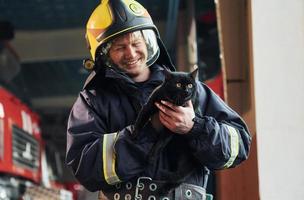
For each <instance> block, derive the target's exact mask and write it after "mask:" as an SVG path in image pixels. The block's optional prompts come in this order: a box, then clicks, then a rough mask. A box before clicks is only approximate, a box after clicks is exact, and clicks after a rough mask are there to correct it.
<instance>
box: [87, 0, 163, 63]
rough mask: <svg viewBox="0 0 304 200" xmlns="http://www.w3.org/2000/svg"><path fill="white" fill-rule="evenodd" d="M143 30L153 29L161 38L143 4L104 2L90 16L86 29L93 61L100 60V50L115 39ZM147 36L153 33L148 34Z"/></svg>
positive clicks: (127, 0)
mask: <svg viewBox="0 0 304 200" xmlns="http://www.w3.org/2000/svg"><path fill="white" fill-rule="evenodd" d="M143 29H150V30H151V29H152V30H153V31H152V32H153V33H154V35H157V36H159V33H158V30H157V28H156V26H155V25H154V24H153V21H152V19H151V16H150V15H149V13H148V11H147V10H146V9H145V8H144V7H143V6H142V5H141V4H139V3H138V2H136V1H134V0H102V1H101V4H99V5H98V6H97V7H96V9H95V10H94V11H93V13H92V15H91V16H90V18H89V20H88V23H87V27H86V40H87V45H88V48H89V49H90V52H91V56H92V58H93V61H96V59H98V58H97V57H98V56H99V53H100V50H99V48H100V47H102V46H105V45H106V43H107V42H109V41H111V40H112V39H113V38H115V37H117V36H119V35H121V34H124V33H127V32H133V31H137V30H143ZM147 35H151V33H149V32H148V33H147ZM155 41H156V39H155ZM148 42H149V43H151V41H148ZM156 43H157V42H156ZM157 48H158V47H157ZM157 51H158V52H157V53H156V54H155V55H154V57H155V56H157V57H158V55H159V50H157ZM154 60H155V59H154Z"/></svg>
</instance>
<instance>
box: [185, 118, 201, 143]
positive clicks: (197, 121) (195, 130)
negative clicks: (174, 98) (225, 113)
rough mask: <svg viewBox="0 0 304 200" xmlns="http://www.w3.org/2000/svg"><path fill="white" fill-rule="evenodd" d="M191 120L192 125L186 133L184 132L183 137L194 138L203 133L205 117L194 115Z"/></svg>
mask: <svg viewBox="0 0 304 200" xmlns="http://www.w3.org/2000/svg"><path fill="white" fill-rule="evenodd" d="M192 121H193V122H194V124H193V127H192V129H191V130H190V131H189V132H188V134H185V137H187V138H190V139H195V138H198V137H200V136H202V134H203V133H204V126H205V119H204V118H201V117H198V116H195V117H194V118H193V119H192Z"/></svg>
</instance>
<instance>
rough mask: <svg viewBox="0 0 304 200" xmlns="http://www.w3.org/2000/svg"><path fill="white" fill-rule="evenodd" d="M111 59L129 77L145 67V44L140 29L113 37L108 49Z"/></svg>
mask: <svg viewBox="0 0 304 200" xmlns="http://www.w3.org/2000/svg"><path fill="white" fill-rule="evenodd" d="M109 56H110V59H111V61H112V62H113V63H114V64H115V65H117V66H118V67H119V68H120V69H122V70H124V71H125V72H126V73H127V74H128V75H129V76H130V77H136V76H138V75H140V74H142V73H143V72H145V71H146V70H148V68H147V64H146V62H147V56H148V52H147V46H146V43H145V41H144V39H143V37H142V34H141V32H140V31H136V32H132V33H127V34H124V35H122V36H119V37H118V38H116V39H114V40H113V42H112V46H111V48H110V50H109Z"/></svg>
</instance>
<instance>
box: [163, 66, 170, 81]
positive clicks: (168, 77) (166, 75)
mask: <svg viewBox="0 0 304 200" xmlns="http://www.w3.org/2000/svg"><path fill="white" fill-rule="evenodd" d="M163 68H164V74H165V78H166V79H170V78H171V76H172V74H171V71H170V70H169V69H168V68H167V67H166V66H165V65H163Z"/></svg>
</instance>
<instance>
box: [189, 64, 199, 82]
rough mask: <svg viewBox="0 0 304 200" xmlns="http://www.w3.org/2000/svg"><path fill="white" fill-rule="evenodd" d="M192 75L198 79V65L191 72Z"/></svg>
mask: <svg viewBox="0 0 304 200" xmlns="http://www.w3.org/2000/svg"><path fill="white" fill-rule="evenodd" d="M190 75H191V77H192V78H193V79H194V80H196V79H197V78H198V77H197V76H198V67H197V66H195V67H194V70H193V71H192V72H190Z"/></svg>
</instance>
